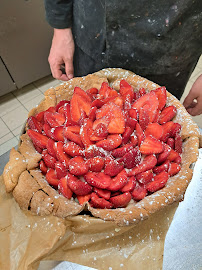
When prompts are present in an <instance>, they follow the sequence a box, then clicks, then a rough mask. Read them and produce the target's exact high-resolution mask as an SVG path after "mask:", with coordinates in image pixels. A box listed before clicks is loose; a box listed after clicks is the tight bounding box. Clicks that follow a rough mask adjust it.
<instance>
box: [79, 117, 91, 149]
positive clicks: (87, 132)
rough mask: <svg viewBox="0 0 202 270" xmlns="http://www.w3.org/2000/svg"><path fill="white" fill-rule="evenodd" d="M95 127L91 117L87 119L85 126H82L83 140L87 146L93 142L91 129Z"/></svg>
mask: <svg viewBox="0 0 202 270" xmlns="http://www.w3.org/2000/svg"><path fill="white" fill-rule="evenodd" d="M92 128H93V122H92V120H90V119H85V120H84V123H83V126H82V128H81V132H80V135H81V141H82V143H83V144H84V145H85V147H88V146H89V145H91V144H93V143H92V141H91V140H90V130H92Z"/></svg>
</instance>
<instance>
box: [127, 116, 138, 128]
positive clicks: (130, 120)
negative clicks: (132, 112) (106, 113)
mask: <svg viewBox="0 0 202 270" xmlns="http://www.w3.org/2000/svg"><path fill="white" fill-rule="evenodd" d="M136 124H137V120H136V119H134V118H131V117H127V118H126V126H128V127H130V128H131V129H132V130H134V129H135V127H136Z"/></svg>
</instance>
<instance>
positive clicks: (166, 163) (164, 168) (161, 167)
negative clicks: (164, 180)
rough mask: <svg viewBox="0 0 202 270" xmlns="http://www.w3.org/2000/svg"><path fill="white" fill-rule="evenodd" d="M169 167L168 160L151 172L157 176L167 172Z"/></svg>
mask: <svg viewBox="0 0 202 270" xmlns="http://www.w3.org/2000/svg"><path fill="white" fill-rule="evenodd" d="M169 167H170V161H169V160H166V161H165V162H164V163H163V164H161V165H160V166H157V167H155V168H154V169H153V172H154V173H155V174H159V173H160V172H163V171H165V172H167V171H168V169H169Z"/></svg>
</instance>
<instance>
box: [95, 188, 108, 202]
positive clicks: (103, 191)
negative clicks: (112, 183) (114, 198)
mask: <svg viewBox="0 0 202 270" xmlns="http://www.w3.org/2000/svg"><path fill="white" fill-rule="evenodd" d="M94 192H95V193H97V195H98V196H99V197H102V198H104V199H105V200H107V201H108V200H109V198H110V196H111V191H109V190H106V189H100V188H96V187H94Z"/></svg>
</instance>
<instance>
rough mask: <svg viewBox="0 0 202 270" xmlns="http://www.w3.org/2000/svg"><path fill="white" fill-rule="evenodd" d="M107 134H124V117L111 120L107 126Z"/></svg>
mask: <svg viewBox="0 0 202 270" xmlns="http://www.w3.org/2000/svg"><path fill="white" fill-rule="evenodd" d="M107 129H108V132H109V133H119V134H122V133H124V130H125V120H124V117H123V116H122V117H117V118H111V121H110V123H109V125H108V128H107Z"/></svg>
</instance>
